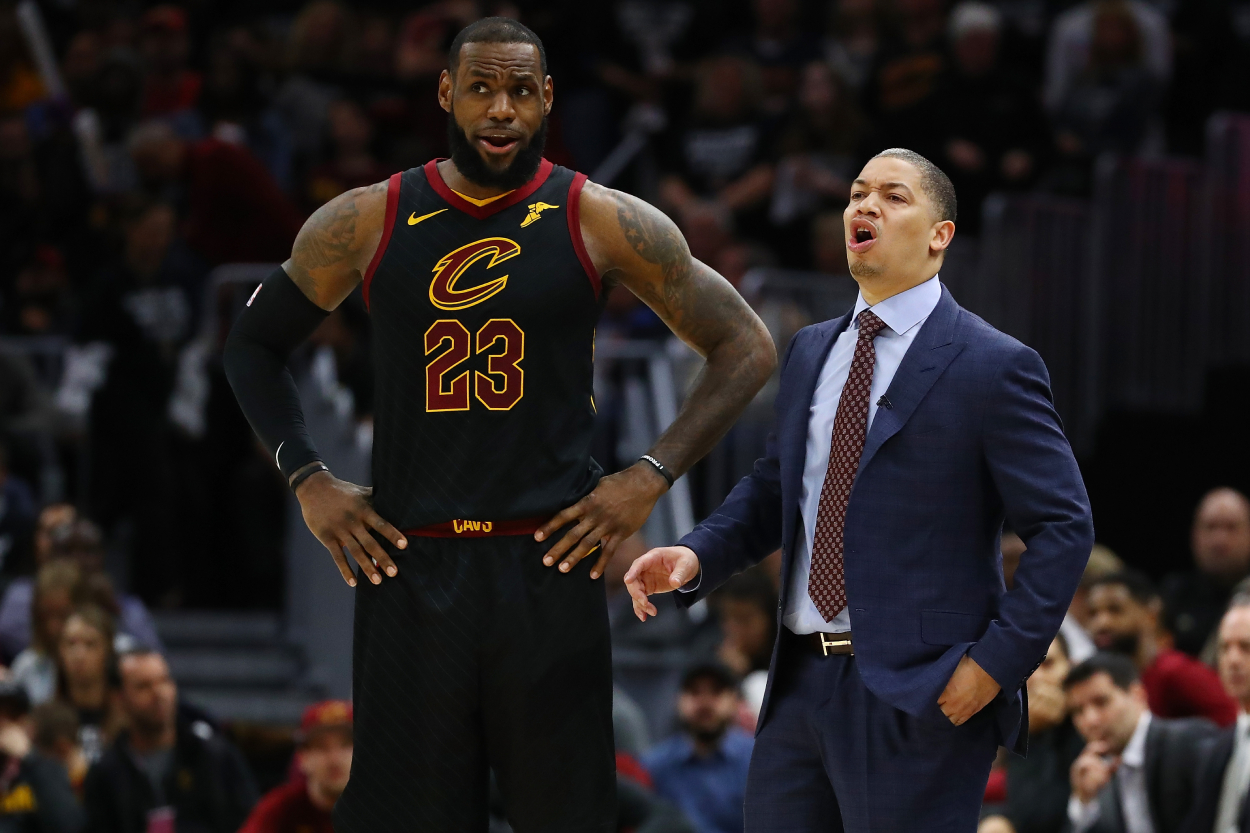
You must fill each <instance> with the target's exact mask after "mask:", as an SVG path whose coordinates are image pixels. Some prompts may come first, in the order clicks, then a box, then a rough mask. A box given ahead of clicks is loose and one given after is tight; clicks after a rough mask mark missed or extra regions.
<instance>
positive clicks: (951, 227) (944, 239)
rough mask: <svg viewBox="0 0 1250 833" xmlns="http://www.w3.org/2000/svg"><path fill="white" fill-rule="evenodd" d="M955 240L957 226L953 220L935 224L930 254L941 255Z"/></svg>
mask: <svg viewBox="0 0 1250 833" xmlns="http://www.w3.org/2000/svg"><path fill="white" fill-rule="evenodd" d="M954 239H955V224H954V222H952V221H951V220H942V221H941V222H940V223H934V224H933V230H932V236H931V237H930V238H929V254H931V255H940V254H942V253H943V252H945V251H946V247H947V246H949V245H950V244H951V241H952V240H954Z"/></svg>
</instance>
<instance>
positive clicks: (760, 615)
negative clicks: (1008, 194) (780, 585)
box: [708, 569, 777, 731]
mask: <svg viewBox="0 0 1250 833" xmlns="http://www.w3.org/2000/svg"><path fill="white" fill-rule="evenodd" d="M708 601H709V603H710V604H712V605H713V607H714V609H715V610H716V612H717V618H718V619H719V620H720V627H721V631H722V633H724V639H723V640H722V641H721V644H720V647H719V648H717V650H716V656H717V658H718V659H719V660H720V661H721V662H723V663H724V664H725V666H726V667H727V668H729V670H730V671H732V672H733V673H734V675H735V676H736V677H737V678H738V679H739V680H741V681H742V683H741V687H740V693H741V695H742V701H743V704H744V705H745V707H746V711H745V713H744V714H743V717H742V723H743V728H745V729H747V730H748V731H754V729H755V722H756V720H758V719H759V714H760V707H761V706H762V705H763V704H764V691H765V690H766V689H767V687H768V666H769V663H770V661H771V660H772V656H773V646H774V644H775V643H776V641H777V584H776V583H775V582H774V581H772V580H771V579H770V578H769V577H768V575H767V574H766V573H765V572H764V571H763V569H753V570H747V571H746V572H743V573H739V574H738V575H736V576H734V577H733V578H731V579H729V581H727V582H725V583H724V584H722V585H721V586H720V587H719V588H717V590H716V592H715V594H714V595H713V596H712V598H710V599H709V600H708Z"/></svg>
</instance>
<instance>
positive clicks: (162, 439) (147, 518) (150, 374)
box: [78, 202, 206, 603]
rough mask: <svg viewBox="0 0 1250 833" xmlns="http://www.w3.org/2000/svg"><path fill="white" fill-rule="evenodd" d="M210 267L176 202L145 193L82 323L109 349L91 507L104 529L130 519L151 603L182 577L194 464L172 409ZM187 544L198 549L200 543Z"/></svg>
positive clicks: (95, 436) (83, 337)
mask: <svg viewBox="0 0 1250 833" xmlns="http://www.w3.org/2000/svg"><path fill="white" fill-rule="evenodd" d="M205 272H206V269H205V267H204V265H203V263H201V262H200V261H199V259H198V258H197V257H196V256H195V255H193V254H192V253H191V252H190V251H189V250H188V249H187V247H186V246H185V245H183V244H182V243H181V241H180V240H179V239H178V235H177V217H176V215H175V213H174V209H173V207H172V206H170V205H168V204H166V203H161V202H141V203H139V204H138V205H137V206H135V207H134V208H133V209H132V210H131V211H130V216H128V217H127V218H126V222H125V248H124V251H123V254H122V257H121V258H120V261H119V262H117V263H115V264H112V265H109V266H106V267H105V268H104V269H103V270H101V272H100V273H99V274H98V275H97V276H96V278H95V281H94V285H93V286H92V288H91V291H90V294H89V296H88V297H89V304H88V305H89V306H90V308H91V309H92V314H91V315H90V316H88V317H85V318H84V319H83V321H82V326H81V327H80V328H79V331H78V340H79V341H80V342H86V343H98V342H103V343H105V344H107V345H109V348H110V351H111V355H112V358H111V359H110V360H109V363H108V368H107V371H106V375H105V380H104V384H103V385H102V386H101V387H100V388H99V389H97V390H96V391H95V395H94V397H93V399H92V402H91V422H90V426H91V444H90V451H89V453H90V456H91V493H92V495H93V496H94V497H95V499H94V500H93V504H92V509H93V511H94V512H95V514H96V517H97V518H99V520H100V522H101V523H102V524H103V525H104V526H105V528H106V529H114V528H116V526H117V525H118V524H119V523H122V522H124V521H126V520H129V521H131V523H132V524H133V527H134V530H135V532H134V543H133V548H132V553H131V556H132V564H131V574H132V575H133V576H134V577H135V582H134V585H135V590H136V591H137V592H138V593H140V594H141V595H142V596H144V597H145V598H148V599H150V600H152V601H153V603H161V602H163V601H164V599H163V598H162V597H163V596H164V595H165V594H167V593H170V592H172V591H171V588H174V587H176V586H177V584H178V563H177V561H176V560H174V559H171V558H170V557H169V546H170V541H172V540H174V539H175V538H176V537H177V534H178V533H177V530H178V527H179V526H180V525H183V526H185V525H186V524H187V523H188V522H189V521H190V519H189V518H188V515H187V513H186V511H184V512H182V513H180V512H179V511H178V508H177V507H178V506H179V504H180V503H181V504H182V505H187V506H190V507H191V511H194V507H195V506H196V501H195V497H196V496H195V495H194V494H187V489H188V487H189V484H191V483H194V482H195V479H194V478H195V472H191V473H188V472H187V471H185V467H180V465H179V463H180V461H181V459H182V457H180V456H179V451H180V447H179V440H180V436H179V435H178V434H177V433H176V430H175V428H174V425H173V424H172V422H171V420H170V417H169V414H170V399H171V396H172V394H173V391H174V388H175V382H176V379H177V376H178V372H179V364H180V360H181V357H182V350H183V348H184V347H185V346H186V344H187V343H188V342H189V341H190V340H191V338H192V337H193V336H194V335H195V333H196V331H197V325H198V323H199V315H198V314H197V312H198V309H199V306H200V298H201V297H202V295H203V289H202V286H203V282H204V277H205ZM183 456H185V455H183ZM201 502H202V501H201ZM191 518H194V516H191ZM188 546H189V547H190V549H187V548H188ZM183 548H184V551H185V552H187V553H188V555H189V556H192V555H193V554H195V550H194V542H191V543H190V544H189V545H188V544H184V545H183Z"/></svg>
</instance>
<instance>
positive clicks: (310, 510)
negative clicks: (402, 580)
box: [295, 471, 408, 587]
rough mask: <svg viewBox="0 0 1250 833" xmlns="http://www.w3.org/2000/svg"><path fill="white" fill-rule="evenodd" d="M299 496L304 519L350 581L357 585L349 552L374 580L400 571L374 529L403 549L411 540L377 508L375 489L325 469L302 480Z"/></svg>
mask: <svg viewBox="0 0 1250 833" xmlns="http://www.w3.org/2000/svg"><path fill="white" fill-rule="evenodd" d="M295 497H297V498H298V499H299V505H300V509H302V510H303V512H304V523H306V524H308V529H309V531H311V532H312V534H313V535H315V536H317V540H318V541H320V542H321V543H322V544H323V545H324V546H325V548H326V549H328V550H329V551H330V555H332V556H333V557H334V563H335V564H336V565H338V568H339V572H340V573H342V574H343V580H344V581H346V582H347V583H348V585H350V586H351V587H355V586H356V576H355V575H354V574H353V573H352V568H351V563H350V562H349V561H348V560H347V559H348V556H349V555H350V556H351V558H352V559H354V560H355V562H356V563H357V564H359V565H360V569H361V571H363V573H364V574H365V575H366V576H367V577H368V578H369V581H371V582H373V583H374V584H381V583H382V572H385V573H386V574H387V575H388V576H394V575H396V574H397V573H398V572H399V568H398V567H396V566H395V562H394V561H392V560H391V557H390V556H389V555H387V554H386V550H384V549H382V546H381V544H379V543H378V541H377V539H376V538H374V537H373V536H372V535H371V534H370V530H374V531H376V532H378V533H380V534H381V535H382V536H383V537H384V538H386V539H387V540H388V541H390V542H391V543H392V544H394V545H395V546H396V547H398V548H399V549H401V550H402V549H404V548H405V547H407V546H408V540H407V539H406V538H405V537H404V536H403V534H402V533H401V532H400V531H399V530H398V529H396V528H395V527H393V526H391V525H390V524H389V523H387V522H386V521H384V520H383V519H382V518H381V516H379V515H378V513H377V512H374V511H373V504H372V501H373V489H369V488H365V487H364V486H357V485H356V484H355V483H348V482H347V481H346V480H339V479H338V478H337V477H335V476H334V475H332V474H330V472H328V471H321V472H317V473H316V474H314V475H312V476H311V477H309V478H308V479H307V480H305V481H304V482H303V483H301V484H300V485H299V488H297V489H296V490H295Z"/></svg>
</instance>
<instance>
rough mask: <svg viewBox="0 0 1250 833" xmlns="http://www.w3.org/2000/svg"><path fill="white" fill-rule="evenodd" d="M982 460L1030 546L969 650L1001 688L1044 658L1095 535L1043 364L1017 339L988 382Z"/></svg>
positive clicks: (1013, 685) (1013, 686)
mask: <svg viewBox="0 0 1250 833" xmlns="http://www.w3.org/2000/svg"><path fill="white" fill-rule="evenodd" d="M984 418H985V424H984V426H983V430H982V436H983V438H984V439H983V443H984V455H985V463H986V466H987V467H988V469H989V472H990V475H991V477H992V478H993V481H994V485H995V486H996V488H997V491H998V496H999V498H1000V500H1001V501H1002V504H1003V511H1004V514H1005V515H1006V519H1007V522H1008V523H1009V524H1010V525H1011V528H1012V529H1013V530H1015V532H1016V533H1017V534H1018V535H1019V536H1020V537H1021V539H1023V540H1024V543H1025V546H1026V547H1027V551H1026V552H1025V554H1024V556H1023V557H1022V558H1021V559H1020V565H1019V567H1017V568H1016V573H1015V580H1014V584H1013V587H1012V589H1011V591H1010V592H1008V593H1007V594H1006V595H1005V596H1004V597H1003V599H1002V603H1001V605H1000V607H999V610H998V615H997V617H996V618H995V619H994V620H993V621H992V622H990V625H989V628H988V629H987V630H986V632H985V634H984V635H983V636H982V637H981V639H980V641H979V642H977V644H976V645H974V646H973V647H972V649H971V650H970V651H969V652H968V655H969V656H970V657H971V658H972V659H973V660H974V661H976V663H977V665H979V666H981V667H982V668H983V669H985V671H986V672H987V673H988V674H989V675H990V676H991V677H993V678H994V680H995V682H997V683H998V684H999V685H1000V686H1002V688H1003V690H1004V691H1008V692H1010V691H1015V690H1017V689H1018V688H1020V687H1021V686H1022V685H1023V684H1024V680H1025V679H1026V678H1027V677H1028V676H1029V675H1030V674H1032V673H1033V671H1034V670H1036V668H1037V667H1038V666H1039V665H1040V664H1041V659H1042V658H1043V657H1044V656H1045V655H1046V651H1047V649H1048V648H1049V647H1050V642H1051V640H1052V639H1054V638H1055V634H1056V633H1058V632H1059V625H1060V623H1062V621H1063V616H1064V613H1065V612H1066V611H1067V609H1068V605H1069V604H1071V602H1072V596H1073V595H1074V594H1075V593H1076V588H1077V585H1078V584H1079V583H1080V580H1081V574H1082V572H1083V571H1084V569H1085V563H1086V561H1088V560H1089V553H1090V550H1091V549H1092V548H1093V544H1094V525H1093V521H1092V519H1091V516H1090V507H1089V497H1088V495H1087V494H1086V492H1085V484H1084V482H1083V481H1082V479H1081V472H1080V469H1079V468H1078V467H1077V464H1076V459H1075V457H1073V455H1072V448H1071V446H1070V445H1069V444H1068V440H1067V438H1066V437H1065V436H1064V434H1063V426H1062V425H1061V423H1060V420H1059V415H1058V414H1057V413H1056V412H1055V408H1054V404H1053V401H1052V399H1051V393H1050V378H1049V376H1048V375H1047V373H1046V366H1045V365H1044V364H1043V363H1042V359H1041V357H1040V356H1038V355H1037V353H1036V352H1034V351H1033V350H1031V349H1029V348H1027V347H1025V346H1024V345H1020V344H1017V345H1015V349H1014V350H1012V352H1011V353H1010V354H1009V355H1008V356H1007V357H1006V358H1005V360H1004V361H1003V363H1002V365H1001V366H1000V367H999V369H998V372H997V374H996V378H995V380H994V382H993V384H992V385H991V386H990V390H989V399H988V401H987V404H986V407H985V417H984Z"/></svg>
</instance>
